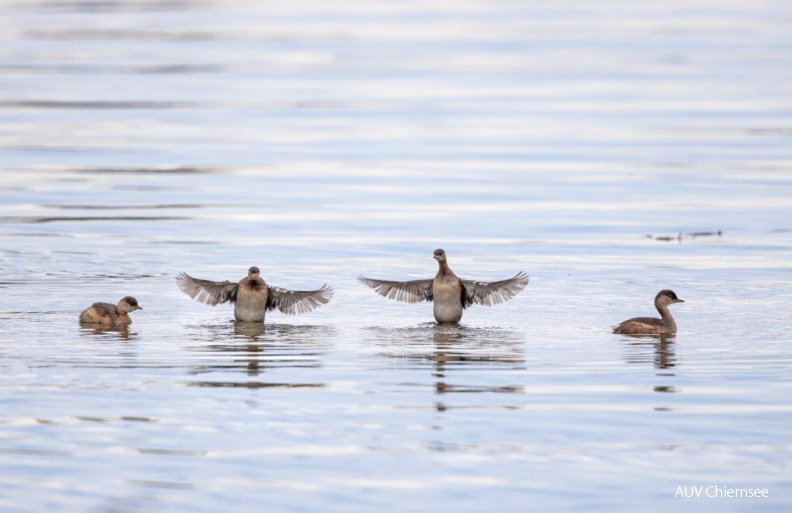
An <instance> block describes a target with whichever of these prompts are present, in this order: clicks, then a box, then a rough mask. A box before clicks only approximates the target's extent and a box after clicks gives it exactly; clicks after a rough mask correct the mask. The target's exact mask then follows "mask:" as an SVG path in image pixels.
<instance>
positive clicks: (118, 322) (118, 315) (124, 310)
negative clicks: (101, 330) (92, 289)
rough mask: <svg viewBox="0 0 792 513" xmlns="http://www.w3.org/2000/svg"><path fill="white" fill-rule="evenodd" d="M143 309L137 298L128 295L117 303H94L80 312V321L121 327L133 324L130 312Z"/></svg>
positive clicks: (95, 324)
mask: <svg viewBox="0 0 792 513" xmlns="http://www.w3.org/2000/svg"><path fill="white" fill-rule="evenodd" d="M135 310H143V308H141V307H140V306H138V302H137V299H135V298H133V297H132V296H127V297H125V298H124V299H122V300H121V301H119V302H118V304H117V305H114V304H111V303H94V304H93V305H92V306H91V307H90V308H86V309H85V310H83V312H82V313H81V314H80V323H82V324H90V325H94V326H104V327H111V328H112V327H120V326H129V325H130V324H132V318H131V317H129V312H134V311H135Z"/></svg>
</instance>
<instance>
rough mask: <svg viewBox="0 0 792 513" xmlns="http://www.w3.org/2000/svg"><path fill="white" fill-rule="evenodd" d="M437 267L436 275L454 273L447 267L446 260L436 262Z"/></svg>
mask: <svg viewBox="0 0 792 513" xmlns="http://www.w3.org/2000/svg"><path fill="white" fill-rule="evenodd" d="M438 265H439V268H438V269H437V275H438V276H448V275H449V274H454V273H453V271H451V268H450V267H448V262H438Z"/></svg>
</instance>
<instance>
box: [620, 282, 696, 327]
mask: <svg viewBox="0 0 792 513" xmlns="http://www.w3.org/2000/svg"><path fill="white" fill-rule="evenodd" d="M684 302H685V301H684V300H682V299H679V298H678V297H677V295H676V294H675V293H674V291H673V290H661V291H660V292H658V293H657V296H655V300H654V304H655V308H657V311H658V312H660V319H658V318H656V317H636V318H634V319H629V320H626V321H624V322H623V323H621V324H619V325H618V326H616V327H615V328H614V329H613V332H614V333H618V334H620V335H670V334H673V333H676V330H677V325H676V322H675V321H674V318H673V317H671V312H669V311H668V305H672V304H674V303H684Z"/></svg>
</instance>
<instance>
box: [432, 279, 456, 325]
mask: <svg viewBox="0 0 792 513" xmlns="http://www.w3.org/2000/svg"><path fill="white" fill-rule="evenodd" d="M432 296H433V299H432V301H434V308H433V309H434V316H435V320H436V321H437V322H440V323H443V322H459V320H460V319H462V284H461V283H460V282H459V278H457V277H456V276H454V275H450V276H436V277H435V279H434V282H433V283H432Z"/></svg>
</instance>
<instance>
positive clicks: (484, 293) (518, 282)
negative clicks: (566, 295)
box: [358, 249, 529, 324]
mask: <svg viewBox="0 0 792 513" xmlns="http://www.w3.org/2000/svg"><path fill="white" fill-rule="evenodd" d="M432 258H434V259H435V260H437V263H438V266H439V268H438V270H437V275H436V276H435V277H434V279H427V280H411V281H388V280H375V279H372V278H366V277H364V276H361V277H360V278H358V279H359V280H360V281H361V282H362V283H364V284H365V285H367V286H369V287H371V288H372V289H374V291H375V292H377V293H378V294H380V295H382V296H385V297H386V298H388V299H395V300H397V301H404V302H407V303H419V302H421V301H433V302H434V305H433V309H434V318H435V321H437V323H438V324H455V323H458V322H459V321H460V320H461V319H462V311H463V310H464V309H465V308H467V307H468V306H470V305H472V304H474V303H475V304H479V305H484V306H492V305H497V304H500V303H503V302H504V301H508V300H509V299H511V298H512V297H514V296H515V295H517V294H518V293H520V292H521V291H522V290H523V289H524V288H525V287H526V286H527V285H528V280H529V277H528V275H527V274H525V273H523V272H522V271H520V272H519V273H517V274H516V275H515V276H513V277H511V278H508V279H506V280H501V281H493V282H484V281H474V280H462V279H460V278H459V277H457V275H456V274H454V272H453V271H452V270H451V268H450V267H448V259H447V257H446V252H445V251H443V250H442V249H437V250H435V252H434V256H433V257H432Z"/></svg>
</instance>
